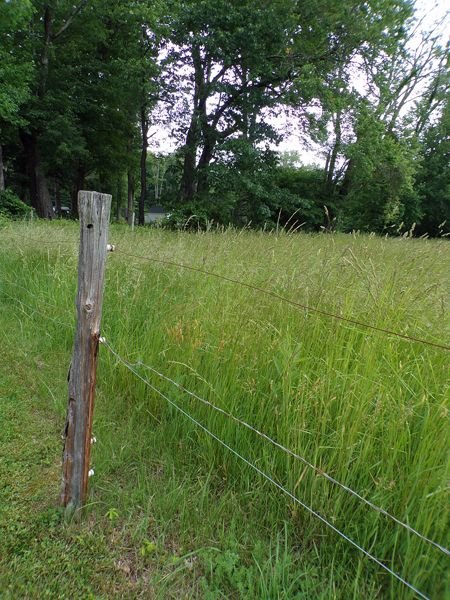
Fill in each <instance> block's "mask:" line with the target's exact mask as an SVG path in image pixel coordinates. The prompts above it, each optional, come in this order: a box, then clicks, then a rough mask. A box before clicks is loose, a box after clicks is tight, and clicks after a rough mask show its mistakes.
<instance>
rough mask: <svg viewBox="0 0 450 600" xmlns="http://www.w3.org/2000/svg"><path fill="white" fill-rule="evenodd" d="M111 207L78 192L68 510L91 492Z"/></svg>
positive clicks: (66, 457) (65, 481)
mask: <svg viewBox="0 0 450 600" xmlns="http://www.w3.org/2000/svg"><path fill="white" fill-rule="evenodd" d="M110 211H111V196H110V195H109V194H99V193H98V192H79V193H78V212H79V216H80V251H79V262H78V294H77V325H76V332H75V341H74V347H73V355H72V364H71V367H70V373H69V402H68V407H67V418H66V427H65V432H64V436H65V439H64V454H63V475H62V488H61V504H62V505H63V506H65V507H66V511H67V512H68V513H72V512H73V511H75V510H76V509H77V508H80V507H81V506H82V505H83V504H84V502H85V500H86V493H87V482H88V476H89V459H90V454H91V434H92V417H93V411H94V396H95V380H96V371H97V354H98V343H99V336H100V321H101V316H102V304H103V282H104V275H105V261H106V252H107V241H108V225H109V215H110Z"/></svg>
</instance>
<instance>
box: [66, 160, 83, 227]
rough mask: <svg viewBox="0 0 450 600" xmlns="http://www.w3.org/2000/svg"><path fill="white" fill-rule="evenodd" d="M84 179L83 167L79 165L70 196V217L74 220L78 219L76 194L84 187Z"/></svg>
mask: <svg viewBox="0 0 450 600" xmlns="http://www.w3.org/2000/svg"><path fill="white" fill-rule="evenodd" d="M85 177H86V172H85V170H84V166H83V165H80V164H79V165H78V169H77V175H76V178H75V182H74V185H73V187H72V194H71V196H70V200H71V215H72V217H73V218H74V219H78V192H79V191H80V190H82V189H83V188H84V187H85V186H84V180H85Z"/></svg>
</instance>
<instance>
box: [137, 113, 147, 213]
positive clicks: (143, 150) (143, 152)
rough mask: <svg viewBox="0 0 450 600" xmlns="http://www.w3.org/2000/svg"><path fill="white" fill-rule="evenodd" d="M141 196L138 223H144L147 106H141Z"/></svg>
mask: <svg viewBox="0 0 450 600" xmlns="http://www.w3.org/2000/svg"><path fill="white" fill-rule="evenodd" d="M141 137H142V146H141V196H140V198H139V225H145V199H146V196H147V149H148V115H147V107H146V106H143V107H142V108H141Z"/></svg>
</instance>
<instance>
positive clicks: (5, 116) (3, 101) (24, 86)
mask: <svg viewBox="0 0 450 600" xmlns="http://www.w3.org/2000/svg"><path fill="white" fill-rule="evenodd" d="M32 14H33V6H32V3H31V2H30V1H29V0H10V1H8V2H6V1H3V2H1V3H0V39H1V44H0V133H1V130H2V129H3V128H4V126H5V124H14V125H18V124H20V123H22V122H23V121H22V118H21V115H20V112H19V111H20V108H21V106H22V105H23V103H24V102H25V101H26V100H27V99H28V97H29V94H30V88H29V86H30V82H31V78H32V72H33V64H32V57H31V55H30V53H29V48H28V45H27V42H26V29H27V24H28V22H29V20H30V17H31V16H32ZM0 141H1V138H0Z"/></svg>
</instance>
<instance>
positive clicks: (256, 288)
mask: <svg viewBox="0 0 450 600" xmlns="http://www.w3.org/2000/svg"><path fill="white" fill-rule="evenodd" d="M36 241H38V242H39V243H47V241H46V240H36ZM55 243H61V244H70V243H73V242H72V241H71V240H70V241H68V240H61V241H59V242H55ZM116 252H118V253H120V254H122V255H123V256H127V257H129V258H134V259H139V260H145V261H149V262H153V263H159V264H163V265H167V266H173V267H177V268H181V269H185V270H189V271H194V272H198V273H201V274H203V275H206V276H210V277H214V278H217V279H220V280H223V281H225V282H227V283H232V284H236V285H239V286H242V287H244V288H247V289H250V290H252V291H255V292H258V293H262V294H265V295H267V296H270V297H273V298H275V299H277V300H279V301H281V302H284V303H286V304H289V305H291V306H293V307H295V308H301V309H302V310H306V311H309V312H311V313H316V314H319V315H322V316H326V317H329V318H332V319H336V320H339V321H343V322H346V323H350V324H352V325H355V326H358V327H364V328H367V329H370V330H373V331H376V332H378V333H382V334H385V335H388V336H395V337H397V338H401V339H404V340H407V341H409V342H415V343H421V344H424V345H427V346H431V347H434V348H438V349H440V350H445V351H449V350H450V346H448V345H446V344H443V343H437V342H432V341H429V340H425V339H421V338H419V337H416V336H410V335H406V334H402V333H399V332H396V331H393V330H389V329H385V328H382V327H377V326H375V325H372V324H368V323H365V322H362V321H359V320H357V319H353V318H350V317H346V316H342V315H337V314H334V313H330V312H327V311H324V310H322V309H319V308H315V307H311V306H307V305H304V304H301V303H298V302H295V301H293V300H290V299H289V298H286V297H284V296H282V295H280V294H278V293H277V292H274V291H272V290H268V289H265V288H262V287H259V286H256V285H253V284H250V283H246V282H243V281H240V280H238V279H234V278H232V277H228V276H225V275H221V274H218V273H215V272H212V271H207V270H205V269H202V268H199V267H195V266H192V265H187V264H183V263H178V262H175V261H172V260H166V259H162V258H158V257H148V256H140V255H136V254H132V253H129V252H125V251H123V250H120V249H119V250H116ZM6 283H8V284H11V285H17V287H21V288H23V289H24V290H26V288H24V286H20V285H18V284H15V282H12V281H7V282H6ZM2 293H3V294H4V295H5V296H6V297H8V298H10V299H12V300H14V301H16V302H18V303H19V305H21V307H22V310H23V308H24V307H25V308H27V309H28V310H30V311H31V312H32V313H36V314H38V315H39V316H42V317H44V318H46V319H48V320H50V321H52V322H54V323H55V324H57V325H60V326H64V327H72V325H69V324H68V323H64V322H62V321H59V320H56V319H54V318H52V317H50V316H49V315H48V314H45V313H44V312H42V311H39V310H38V309H37V308H36V307H33V306H31V305H30V304H28V303H25V302H23V301H22V300H20V299H18V298H15V297H14V296H11V295H10V294H8V293H7V292H5V291H4V290H2ZM41 303H42V302H41ZM44 304H45V303H44ZM49 306H51V307H52V308H56V307H55V306H54V305H49ZM25 314H26V313H25ZM28 316H29V315H28ZM100 342H101V343H102V344H103V346H104V347H105V348H106V349H107V350H108V352H110V354H111V355H112V356H114V357H115V359H116V360H117V361H118V362H119V363H120V364H122V365H123V366H124V367H125V368H126V369H127V370H128V371H130V372H131V373H132V374H133V375H134V376H135V377H137V378H138V379H139V380H141V381H142V382H143V383H144V384H145V385H146V386H148V387H149V388H150V389H151V390H153V391H154V392H155V393H156V394H157V395H158V396H160V397H161V398H163V399H164V400H165V401H167V402H168V403H169V404H170V405H171V406H172V407H173V408H175V409H176V410H177V411H178V412H180V413H181V414H183V415H184V416H185V417H186V418H187V419H188V420H190V421H191V422H192V423H194V425H195V426H196V427H199V428H200V429H201V430H202V431H203V432H204V433H206V434H207V435H209V436H210V437H211V438H213V439H214V440H215V441H216V442H218V443H219V444H221V445H222V446H223V447H224V448H226V449H227V450H228V451H229V452H231V453H232V454H233V455H234V456H235V457H236V458H238V459H239V460H241V461H242V462H243V463H245V464H246V465H247V466H248V467H250V468H251V469H253V470H254V471H255V472H257V473H258V474H259V475H260V476H261V477H263V478H264V479H265V480H266V481H268V482H269V483H270V484H271V485H273V486H275V487H276V488H277V489H278V490H280V491H281V492H283V493H284V494H285V495H286V496H288V497H289V498H290V499H291V500H292V501H294V502H295V503H297V504H298V505H300V506H301V507H302V508H303V509H305V510H306V511H307V512H309V513H310V514H311V515H312V516H314V517H315V518H317V519H318V520H320V521H321V522H322V523H323V524H324V525H326V526H327V527H329V528H330V529H331V530H333V531H334V532H335V533H336V534H337V535H339V536H340V537H341V538H342V539H344V540H346V541H347V542H348V543H349V544H351V545H352V546H353V547H355V548H356V549H358V550H359V551H360V552H361V553H362V554H364V556H366V557H367V558H369V559H370V560H371V561H373V562H374V563H376V564H377V565H378V566H380V567H381V568H382V569H383V570H384V571H386V572H387V573H389V574H390V575H391V576H392V577H394V578H395V579H397V580H398V581H399V582H401V583H402V584H403V585H405V586H406V587H408V588H409V589H410V590H412V591H413V592H414V593H415V594H416V595H417V596H418V597H420V598H424V599H425V600H429V598H428V597H427V596H426V595H425V594H424V593H423V592H421V591H420V590H419V589H417V588H416V587H415V586H414V585H413V584H411V583H410V582H409V581H407V580H406V579H405V578H403V577H402V576H401V575H399V574H398V573H397V572H396V571H394V570H393V569H391V568H390V567H389V566H387V565H386V564H385V563H384V562H382V561H381V560H379V559H378V558H377V557H376V556H374V555H373V554H372V553H371V552H369V551H368V550H366V549H365V548H364V547H362V546H361V545H360V544H358V543H357V542H356V541H354V540H353V539H352V538H351V537H349V536H348V535H347V534H346V533H345V532H343V531H341V530H340V529H338V528H337V527H336V526H335V525H333V524H332V523H331V522H330V520H328V519H327V518H326V517H324V516H323V515H321V514H320V513H319V512H317V511H316V510H315V509H313V508H312V507H311V506H309V505H307V504H306V503H305V502H303V501H302V500H301V499H299V498H298V497H297V496H296V495H295V494H293V493H292V492H291V491H289V490H288V489H286V487H284V486H283V485H281V484H280V483H279V482H277V481H276V480H275V479H274V478H273V477H272V476H271V475H269V474H268V473H266V472H265V471H264V470H263V469H261V468H259V467H258V466H257V465H256V464H254V463H253V462H252V461H251V460H249V459H248V458H246V457H245V456H243V455H242V454H240V453H239V452H238V451H237V450H236V449H235V448H233V447H232V446H230V445H229V444H228V443H227V442H225V441H224V440H222V439H221V438H220V437H219V436H218V435H216V434H215V433H214V432H212V431H210V430H209V429H208V428H207V427H206V426H205V425H204V424H202V423H201V422H200V421H199V420H197V419H196V418H195V417H194V416H192V415H191V414H190V413H189V412H188V411H186V410H185V409H184V408H183V407H181V406H179V404H177V403H176V402H175V401H174V400H173V399H171V398H170V397H169V396H167V395H166V394H165V393H164V392H162V391H161V390H160V389H158V388H157V387H156V386H155V385H154V384H152V383H151V382H150V381H149V380H148V379H147V378H145V377H143V376H142V375H141V374H140V373H139V371H138V370H137V368H138V367H142V368H144V369H147V370H149V371H151V372H152V373H153V374H154V375H156V376H157V377H159V378H161V379H163V380H164V381H166V382H168V383H170V384H171V385H173V386H174V387H175V388H177V389H178V390H180V391H181V392H182V393H185V394H187V395H189V396H190V397H192V398H194V399H196V400H197V401H199V402H201V403H202V404H203V405H204V406H207V407H208V408H209V409H211V410H214V411H216V412H218V413H220V414H222V415H224V416H225V417H226V418H228V419H230V420H232V421H233V422H235V423H236V424H238V425H239V426H242V427H245V428H246V429H248V430H249V431H251V432H253V433H254V434H255V435H257V436H259V437H260V438H262V439H263V440H265V441H267V442H268V443H270V444H272V445H273V446H274V447H276V448H278V449H279V450H281V451H283V452H285V453H286V454H287V455H289V456H291V457H292V458H294V459H295V460H298V461H300V462H301V463H303V464H304V465H305V466H306V467H308V468H309V469H311V470H313V471H314V472H315V473H316V474H317V475H318V476H320V477H323V478H324V479H326V480H327V481H329V482H330V483H331V484H333V485H334V486H337V487H339V488H341V489H343V490H344V491H345V492H347V493H348V494H350V495H352V496H353V497H355V498H356V499H358V500H359V501H361V502H362V503H364V504H365V505H366V506H368V507H369V508H371V509H372V510H374V511H376V512H378V513H379V514H381V515H383V516H384V517H386V518H387V519H390V520H391V521H393V522H394V523H395V524H397V525H398V526H400V527H402V528H403V529H405V530H406V531H407V532H408V533H410V534H412V535H414V536H416V537H417V538H419V539H420V540H421V541H423V542H424V543H427V544H429V545H431V546H433V547H434V548H436V549H438V550H439V551H440V552H442V553H443V554H445V555H446V556H450V550H449V549H448V548H446V547H445V546H443V545H441V544H439V543H438V542H436V541H434V540H432V539H431V538H429V537H427V536H426V535H424V534H422V533H421V532H419V531H418V530H416V529H415V528H414V527H412V526H411V525H409V524H408V523H405V522H404V521H402V520H400V519H399V518H398V517H396V516H395V515H392V514H391V513H389V512H388V511H387V510H385V509H384V508H382V507H380V506H378V505H376V504H375V503H374V502H372V501H371V500H369V499H367V498H365V497H364V496H363V495H362V494H360V493H359V492H357V491H355V490H353V489H352V488H350V487H349V486H347V485H345V484H344V483H342V482H340V481H338V480H337V479H335V478H334V477H332V476H331V475H330V474H329V473H327V472H326V471H324V470H323V469H322V468H320V467H318V466H317V465H315V464H313V463H312V462H311V461H309V460H308V459H307V458H306V457H304V456H301V455H300V454H298V453H296V452H295V451H293V450H292V449H290V448H288V447H286V446H284V445H283V444H281V443H280V442H278V441H277V440H275V439H273V438H271V437H270V436H268V435H267V434H265V433H264V432H262V431H260V430H259V429H258V428H257V427H255V426H253V425H251V424H250V423H248V422H247V421H244V420H242V419H239V418H238V417H236V416H235V415H233V414H232V413H230V412H229V411H227V410H225V409H223V408H221V407H219V406H216V405H215V404H213V403H212V402H210V401H209V400H207V399H206V398H202V397H201V396H199V395H197V394H196V393H194V392H192V391H190V390H188V389H186V388H185V387H184V386H183V385H181V384H180V383H178V382H177V381H175V380H174V379H172V378H170V377H168V376H167V375H164V374H163V373H161V372H160V371H158V370H157V369H155V368H153V367H152V366H150V365H147V364H144V363H142V362H139V363H135V364H132V363H130V362H129V361H128V360H126V359H125V358H123V357H122V356H121V355H120V354H119V353H118V352H117V351H116V350H115V349H114V348H113V346H112V345H111V344H110V343H109V341H108V340H106V339H105V338H104V337H102V338H100Z"/></svg>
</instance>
